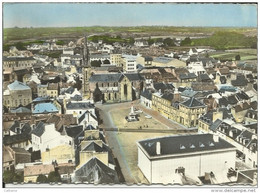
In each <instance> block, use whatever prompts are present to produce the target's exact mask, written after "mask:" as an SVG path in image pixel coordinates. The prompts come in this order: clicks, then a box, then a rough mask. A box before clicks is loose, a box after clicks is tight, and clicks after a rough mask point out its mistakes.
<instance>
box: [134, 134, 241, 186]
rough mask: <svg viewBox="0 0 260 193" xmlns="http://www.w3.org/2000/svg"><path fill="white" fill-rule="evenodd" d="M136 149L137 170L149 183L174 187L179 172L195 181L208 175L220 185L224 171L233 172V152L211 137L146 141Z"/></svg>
mask: <svg viewBox="0 0 260 193" xmlns="http://www.w3.org/2000/svg"><path fill="white" fill-rule="evenodd" d="M137 146H138V167H139V168H140V170H141V171H142V173H143V174H144V176H145V177H146V179H147V180H148V181H149V182H150V183H163V184H168V183H177V179H176V173H177V172H176V171H177V170H178V169H179V168H183V170H184V172H183V173H184V175H189V176H194V178H196V179H197V178H198V177H203V176H206V174H208V173H211V174H212V175H211V176H214V180H215V182H217V183H223V182H228V181H229V179H228V178H227V172H228V169H229V168H233V169H235V160H236V148H235V147H234V146H233V145H231V144H230V143H228V142H226V141H224V140H223V139H220V138H219V137H218V136H213V135H211V134H199V135H198V134H197V135H185V136H168V137H162V138H154V139H146V140H142V141H139V142H137Z"/></svg>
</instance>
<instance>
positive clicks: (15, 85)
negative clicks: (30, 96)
mask: <svg viewBox="0 0 260 193" xmlns="http://www.w3.org/2000/svg"><path fill="white" fill-rule="evenodd" d="M8 89H9V90H31V88H30V87H29V86H27V85H26V84H24V83H22V82H19V81H17V80H16V81H14V82H13V83H11V84H9V85H8Z"/></svg>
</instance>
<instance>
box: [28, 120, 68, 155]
mask: <svg viewBox="0 0 260 193" xmlns="http://www.w3.org/2000/svg"><path fill="white" fill-rule="evenodd" d="M31 136H32V148H33V150H34V151H37V150H41V152H45V151H49V150H50V149H52V148H55V147H58V146H60V145H72V139H71V137H68V136H64V135H61V134H60V133H59V132H58V131H56V129H55V125H54V124H53V123H51V124H45V123H43V122H39V123H38V124H37V125H36V127H35V129H34V130H33V131H32V133H31Z"/></svg>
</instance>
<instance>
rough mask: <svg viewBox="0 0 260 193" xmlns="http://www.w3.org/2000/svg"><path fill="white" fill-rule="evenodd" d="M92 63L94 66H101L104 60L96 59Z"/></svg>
mask: <svg viewBox="0 0 260 193" xmlns="http://www.w3.org/2000/svg"><path fill="white" fill-rule="evenodd" d="M90 64H91V66H92V67H100V66H101V64H102V62H101V61H100V60H94V61H91V63H90Z"/></svg>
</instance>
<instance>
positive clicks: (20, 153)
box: [3, 146, 31, 170]
mask: <svg viewBox="0 0 260 193" xmlns="http://www.w3.org/2000/svg"><path fill="white" fill-rule="evenodd" d="M29 162H31V154H30V153H29V152H28V151H26V150H25V149H24V148H18V147H9V146H4V148H3V168H4V170H11V169H14V167H15V166H16V165H17V164H19V163H29Z"/></svg>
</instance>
